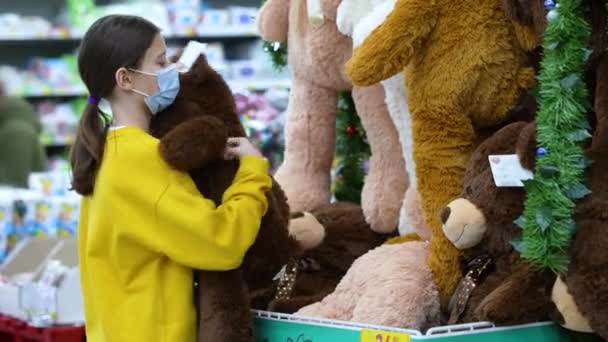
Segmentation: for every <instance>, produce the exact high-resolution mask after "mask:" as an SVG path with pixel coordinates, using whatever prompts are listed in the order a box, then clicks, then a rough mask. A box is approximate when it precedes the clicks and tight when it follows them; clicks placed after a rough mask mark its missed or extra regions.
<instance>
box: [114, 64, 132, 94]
mask: <svg viewBox="0 0 608 342" xmlns="http://www.w3.org/2000/svg"><path fill="white" fill-rule="evenodd" d="M114 78H115V80H116V86H118V88H119V89H122V90H126V91H130V90H132V89H133V79H132V76H131V73H130V72H129V70H127V68H124V67H123V68H119V69H118V70H116V73H115V74H114Z"/></svg>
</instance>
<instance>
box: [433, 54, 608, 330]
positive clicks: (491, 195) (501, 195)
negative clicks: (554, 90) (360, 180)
mask: <svg viewBox="0 0 608 342" xmlns="http://www.w3.org/2000/svg"><path fill="white" fill-rule="evenodd" d="M602 59H603V60H604V61H603V62H602V64H605V65H604V66H603V67H602V69H603V70H602V71H601V73H602V76H601V77H602V78H601V79H600V78H598V84H600V83H601V82H606V81H608V78H606V75H608V68H606V65H608V63H606V58H605V57H603V58H602ZM598 72H600V71H599V70H598ZM606 84H608V83H606ZM606 84H604V85H602V86H601V89H602V92H604V94H602V96H608V92H607V91H606V90H607V89H608V88H606ZM598 88H599V87H598ZM598 95H599V94H598V93H596V96H598ZM604 102H605V100H604V98H602V99H601V100H599V101H598V97H596V113H597V114H598V115H599V116H598V126H597V127H596V129H595V134H594V136H593V141H592V144H591V147H590V148H589V149H588V150H587V156H588V158H589V159H591V160H592V161H593V164H592V166H591V167H590V168H589V169H588V170H587V180H588V184H589V187H590V189H591V191H592V193H591V195H589V196H587V197H586V198H585V199H584V200H582V201H580V202H579V203H578V204H577V206H576V211H575V221H576V224H577V231H576V233H575V235H574V237H573V240H572V243H571V245H570V248H569V257H570V260H571V263H570V265H569V267H568V271H567V272H566V273H565V274H560V275H559V276H556V275H555V274H553V273H552V272H550V271H548V270H539V269H538V268H535V267H532V265H530V264H528V263H527V262H526V261H525V260H523V259H521V258H520V257H519V255H518V252H516V251H515V250H514V248H513V246H512V244H511V243H512V242H513V241H515V240H516V239H517V238H518V237H519V236H520V235H521V228H519V227H517V226H516V225H515V223H514V221H515V219H517V218H518V217H519V216H521V214H522V212H523V200H524V198H525V191H524V189H523V188H498V187H496V186H495V185H494V181H493V178H492V174H491V171H490V167H489V162H488V160H489V158H488V157H489V156H490V155H502V154H517V156H518V157H519V160H520V162H521V165H522V166H523V167H524V168H525V169H527V170H529V171H532V170H534V166H535V160H536V151H537V148H536V140H535V134H536V125H535V124H534V123H514V124H511V125H509V126H507V127H505V128H503V129H502V130H500V131H498V132H497V133H496V134H495V135H494V136H492V137H491V138H490V139H488V140H486V141H485V142H484V143H483V144H482V145H480V146H479V148H478V149H477V150H476V152H475V153H474V154H473V157H472V159H471V161H470V163H469V166H468V168H467V172H466V175H465V187H464V190H463V192H462V195H461V198H458V199H456V200H454V201H453V202H451V203H450V204H449V205H448V206H447V207H446V208H445V209H443V210H442V213H441V219H442V221H443V222H444V231H445V233H446V236H448V238H449V239H450V240H451V241H452V242H453V243H454V245H455V246H456V247H457V248H461V249H465V250H466V252H465V256H466V257H467V258H466V261H470V262H469V263H468V266H470V267H469V268H467V270H466V271H468V272H467V274H466V276H465V278H464V282H462V283H461V284H463V285H464V286H463V287H462V288H461V287H459V288H458V290H457V291H456V292H455V294H454V298H453V301H452V303H451V304H452V305H451V319H452V323H457V322H475V321H492V322H495V323H497V324H506V325H508V324H519V323H530V322H534V321H544V320H547V319H549V313H551V312H552V311H553V310H555V309H557V311H556V312H554V314H553V315H551V317H554V318H556V319H557V321H558V322H559V323H561V324H562V325H563V326H564V327H566V328H568V329H572V330H575V331H580V332H596V333H598V334H599V335H600V336H601V337H602V338H604V339H606V338H608V309H607V308H606V305H605V303H606V300H608V270H606V268H605V267H603V265H606V263H608V252H607V247H608V236H607V235H606V234H605V232H604V230H605V228H606V226H607V223H608V214H607V210H608V186H607V185H606V181H605V172H606V171H605V170H606V168H608V148H607V147H608V146H607V145H606V141H607V140H606V139H608V138H607V137H605V136H604V135H605V134H606V133H605V132H606V127H605V125H606V117H608V116H607V115H608V106H606V104H605V103H604ZM598 103H602V104H601V105H598ZM600 110H601V111H600ZM467 283H469V284H471V283H474V284H475V286H473V288H472V289H471V288H470V286H469V289H467V288H466V284H467Z"/></svg>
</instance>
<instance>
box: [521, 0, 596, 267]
mask: <svg viewBox="0 0 608 342" xmlns="http://www.w3.org/2000/svg"><path fill="white" fill-rule="evenodd" d="M554 11H556V12H554ZM548 19H549V20H548V21H549V22H548V25H547V29H546V32H545V36H544V42H543V51H544V57H543V60H542V62H541V72H540V75H539V86H540V88H539V111H538V113H537V117H536V124H537V143H538V146H539V148H538V150H537V163H536V170H535V175H534V179H533V180H530V181H527V182H526V183H525V189H526V192H527V198H526V202H525V211H524V215H523V216H522V217H521V218H520V219H518V220H517V221H516V223H517V224H518V225H519V226H520V227H522V228H523V239H522V240H521V241H518V242H515V243H514V245H515V247H516V248H517V249H518V250H519V251H520V252H521V255H522V256H523V257H524V258H525V259H527V260H529V261H530V262H532V264H534V265H537V266H540V267H543V268H548V269H551V270H552V271H554V272H564V271H565V270H567V268H568V262H569V260H568V255H567V249H568V246H569V244H570V240H571V238H572V235H573V234H574V232H575V230H576V224H575V222H574V220H573V211H574V207H575V203H576V201H577V200H579V199H581V198H583V197H585V196H586V195H588V194H589V193H590V191H589V189H588V188H587V187H586V186H585V185H584V183H583V182H584V170H585V168H586V166H588V163H589V162H588V160H587V159H586V158H585V155H584V153H583V150H582V147H581V144H582V143H583V142H584V141H585V140H586V139H588V138H589V137H590V134H589V129H590V127H589V123H588V122H587V120H586V113H587V111H588V110H589V109H590V104H589V99H588V94H587V90H586V86H585V83H584V80H583V71H584V67H585V62H586V60H587V58H588V57H589V54H590V51H588V50H587V49H586V46H587V42H588V39H589V36H590V28H589V25H588V23H587V22H586V21H585V19H584V13H583V7H582V1H581V0H562V1H559V4H558V5H557V7H556V8H554V9H552V10H551V11H550V12H549V14H548Z"/></svg>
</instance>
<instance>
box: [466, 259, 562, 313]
mask: <svg viewBox="0 0 608 342" xmlns="http://www.w3.org/2000/svg"><path fill="white" fill-rule="evenodd" d="M554 280H555V276H554V275H553V274H552V273H551V272H550V271H536V270H534V269H532V267H531V266H530V265H529V264H527V263H524V262H523V261H521V260H520V261H519V262H518V264H517V265H515V266H514V268H513V269H512V272H511V274H510V276H509V277H508V278H507V279H506V280H505V281H504V282H503V283H502V284H501V285H500V286H498V287H497V288H496V289H494V291H492V292H490V293H489V294H488V296H487V297H486V298H485V299H484V300H483V301H482V302H481V303H480V304H479V305H478V306H477V308H476V309H475V317H476V318H477V319H478V320H480V321H491V322H494V323H497V324H523V323H529V322H534V321H540V320H546V319H547V318H548V317H547V315H548V313H549V312H550V309H551V307H552V303H551V287H552V285H553V281H554Z"/></svg>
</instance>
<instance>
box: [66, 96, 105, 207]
mask: <svg viewBox="0 0 608 342" xmlns="http://www.w3.org/2000/svg"><path fill="white" fill-rule="evenodd" d="M98 102H99V100H98V99H97V98H94V97H89V100H88V101H87V105H86V107H85V108H84V112H83V114H82V118H81V119H80V125H79V126H78V132H77V134H76V141H75V142H74V146H73V147H72V151H71V153H70V163H71V166H72V189H73V190H75V191H76V192H77V193H78V194H80V195H82V196H87V195H91V194H92V193H93V188H94V187H95V177H96V175H97V171H98V169H99V166H100V165H101V158H102V157H103V149H104V144H105V140H106V135H107V132H108V127H109V123H110V120H109V118H108V117H107V116H106V115H105V114H104V113H103V112H102V111H101V110H99V107H98Z"/></svg>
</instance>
